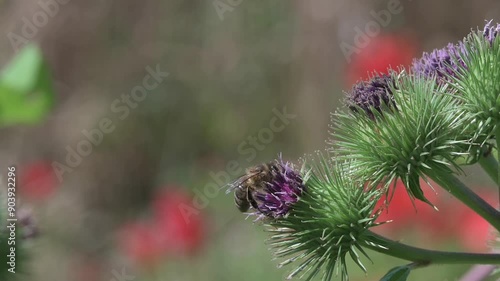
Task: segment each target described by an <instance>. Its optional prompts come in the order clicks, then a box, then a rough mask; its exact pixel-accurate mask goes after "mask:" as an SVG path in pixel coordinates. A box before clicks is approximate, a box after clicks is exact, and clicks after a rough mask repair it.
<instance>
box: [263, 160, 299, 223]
mask: <svg viewBox="0 0 500 281" xmlns="http://www.w3.org/2000/svg"><path fill="white" fill-rule="evenodd" d="M271 173H272V180H270V181H269V182H266V185H267V187H266V188H265V190H263V191H259V192H258V193H257V194H256V195H255V197H254V198H255V199H256V201H257V214H259V215H261V216H265V217H270V218H280V217H284V216H286V215H287V214H288V213H289V211H290V209H291V208H292V207H293V205H294V204H295V203H297V201H298V200H299V198H300V196H301V195H302V193H303V192H304V190H305V185H304V182H303V179H302V176H301V175H300V174H299V172H298V171H296V170H295V169H294V167H293V166H292V164H290V163H285V162H283V160H281V159H280V160H279V161H278V160H276V161H275V163H274V165H273V169H272V171H271Z"/></svg>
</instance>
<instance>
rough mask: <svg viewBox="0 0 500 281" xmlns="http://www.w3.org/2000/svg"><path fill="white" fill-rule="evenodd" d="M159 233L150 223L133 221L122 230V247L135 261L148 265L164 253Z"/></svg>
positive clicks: (141, 264) (143, 265)
mask: <svg viewBox="0 0 500 281" xmlns="http://www.w3.org/2000/svg"><path fill="white" fill-rule="evenodd" d="M159 235H160V234H159V233H156V231H155V230H154V229H153V228H152V227H151V225H150V224H149V223H146V222H132V223H129V224H126V225H125V226H123V227H122V229H121V231H120V237H119V239H120V240H119V243H120V247H121V249H122V250H123V251H124V253H125V254H126V255H127V256H128V257H129V258H130V259H131V260H132V261H133V262H134V263H136V264H138V265H140V266H141V267H148V266H149V265H153V264H155V263H156V262H157V261H158V260H160V259H161V257H162V256H163V255H164V253H163V251H162V249H160V241H161V239H160V237H159Z"/></svg>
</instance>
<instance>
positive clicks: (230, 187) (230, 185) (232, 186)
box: [221, 173, 259, 194]
mask: <svg viewBox="0 0 500 281" xmlns="http://www.w3.org/2000/svg"><path fill="white" fill-rule="evenodd" d="M258 174H259V173H253V174H247V175H243V176H241V177H239V178H238V179H237V180H235V181H233V182H231V183H228V184H226V185H224V186H222V187H221V189H223V188H227V189H226V194H229V193H231V191H233V190H235V189H236V188H238V187H239V186H241V184H242V183H243V182H245V181H246V180H248V179H251V178H253V177H255V176H256V175H258Z"/></svg>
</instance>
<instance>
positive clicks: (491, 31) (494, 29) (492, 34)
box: [483, 20, 500, 44]
mask: <svg viewBox="0 0 500 281" xmlns="http://www.w3.org/2000/svg"><path fill="white" fill-rule="evenodd" d="M492 21H493V20H490V21H489V22H487V23H486V25H485V26H484V29H483V35H484V37H485V38H486V39H487V40H488V41H490V43H491V44H493V41H495V38H497V35H498V32H500V24H498V23H497V24H496V25H492V24H491V22H492Z"/></svg>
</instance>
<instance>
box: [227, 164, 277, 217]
mask: <svg viewBox="0 0 500 281" xmlns="http://www.w3.org/2000/svg"><path fill="white" fill-rule="evenodd" d="M278 171H279V166H278V164H277V163H276V162H269V163H264V164H259V165H256V166H253V167H250V168H248V169H247V171H246V173H245V174H244V175H243V176H241V177H240V178H238V179H237V180H236V181H235V182H233V183H232V184H230V186H231V187H230V189H229V191H231V190H234V203H235V204H236V207H237V208H238V210H240V212H246V211H248V209H249V208H250V207H252V208H254V209H257V208H258V204H257V201H256V200H255V195H256V194H257V193H258V192H259V191H261V190H264V189H265V188H266V185H267V184H268V182H271V181H272V180H273V177H274V176H275V175H276V173H277V172H278Z"/></svg>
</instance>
